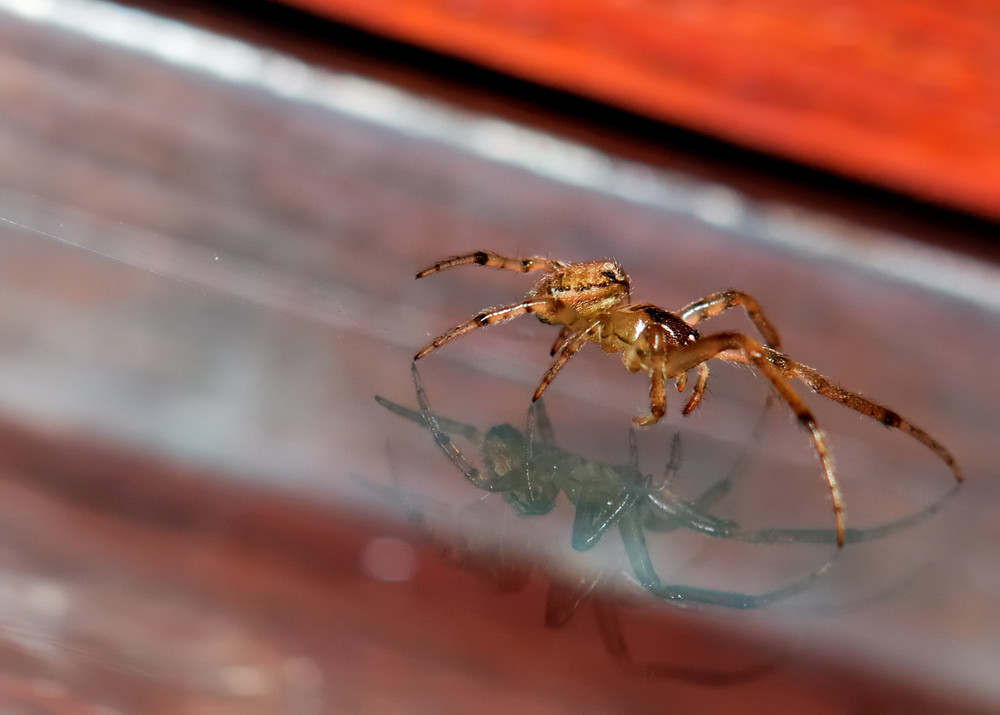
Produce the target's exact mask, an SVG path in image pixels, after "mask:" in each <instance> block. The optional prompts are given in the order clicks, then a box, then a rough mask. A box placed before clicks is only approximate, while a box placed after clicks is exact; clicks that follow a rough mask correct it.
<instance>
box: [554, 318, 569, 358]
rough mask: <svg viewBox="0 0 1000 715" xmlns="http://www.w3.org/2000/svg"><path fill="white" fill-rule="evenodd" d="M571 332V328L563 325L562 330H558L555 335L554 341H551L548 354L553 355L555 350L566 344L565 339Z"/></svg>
mask: <svg viewBox="0 0 1000 715" xmlns="http://www.w3.org/2000/svg"><path fill="white" fill-rule="evenodd" d="M572 334H573V329H572V328H570V327H569V326H568V325H566V326H564V327H563V329H562V330H560V331H559V335H558V336H556V341H555V342H554V343H552V349H551V350H549V355H552V356H555V354H556V353H557V352H559V350H560V349H561V348H562V346H563V345H565V344H566V340H568V339H569V336H570V335H572Z"/></svg>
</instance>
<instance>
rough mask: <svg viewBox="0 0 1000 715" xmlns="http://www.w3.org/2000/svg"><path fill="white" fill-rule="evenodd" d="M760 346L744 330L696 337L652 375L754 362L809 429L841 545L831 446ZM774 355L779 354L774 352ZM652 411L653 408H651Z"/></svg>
mask: <svg viewBox="0 0 1000 715" xmlns="http://www.w3.org/2000/svg"><path fill="white" fill-rule="evenodd" d="M766 349H767V348H765V347H764V346H763V345H761V344H760V343H758V342H757V341H756V340H754V339H753V338H751V337H749V336H747V335H744V334H743V333H734V332H723V333H714V334H712V335H706V336H702V337H700V338H698V339H697V340H696V341H694V342H693V343H690V344H688V345H684V346H681V347H678V348H676V349H675V350H673V351H671V352H670V353H667V354H665V355H662V357H661V361H662V362H661V364H660V365H659V366H658V369H654V370H653V374H654V375H655V374H656V373H657V372H660V373H661V374H662V375H663V376H671V377H672V376H674V375H679V374H682V373H685V372H687V371H688V370H690V369H692V368H694V367H696V366H697V365H701V364H704V363H706V362H707V361H708V360H711V359H712V358H718V359H721V360H727V361H729V362H742V363H747V364H750V365H753V366H754V367H756V368H757V369H758V370H759V371H760V372H761V374H763V375H764V377H766V378H767V379H768V380H769V381H770V382H771V384H772V385H774V388H775V389H776V390H777V391H778V394H779V395H780V396H781V397H782V399H784V400H785V402H786V403H787V404H788V406H789V408H791V410H792V412H794V413H795V417H796V418H797V419H798V421H799V424H801V425H802V426H803V427H805V428H806V430H808V431H809V434H810V436H811V437H812V441H813V446H814V448H815V451H816V456H817V457H819V461H820V464H821V466H822V468H823V474H824V476H825V477H826V483H827V485H828V486H829V488H830V498H831V499H832V501H833V513H834V518H835V520H836V524H837V545H838V546H843V545H844V528H845V526H844V499H843V495H842V494H841V490H840V483H839V482H838V481H837V475H836V473H835V472H834V468H833V457H832V455H831V454H830V448H829V446H828V445H827V443H826V437H825V436H824V435H823V431H822V430H821V429H820V428H819V425H817V424H816V418H815V417H814V416H813V414H812V412H811V411H810V410H809V407H808V406H807V405H806V403H805V401H804V400H803V399H802V397H801V396H800V395H799V394H798V393H797V392H796V391H795V389H794V388H793V387H792V385H791V383H790V382H789V381H788V378H787V377H786V376H785V374H784V373H783V372H782V370H781V369H780V368H779V367H778V366H777V365H776V364H775V363H773V362H771V361H770V360H769V359H768V358H767V357H765V354H764V351H765V350H766ZM772 352H774V354H775V355H781V353H778V352H776V351H772ZM654 412H655V407H654Z"/></svg>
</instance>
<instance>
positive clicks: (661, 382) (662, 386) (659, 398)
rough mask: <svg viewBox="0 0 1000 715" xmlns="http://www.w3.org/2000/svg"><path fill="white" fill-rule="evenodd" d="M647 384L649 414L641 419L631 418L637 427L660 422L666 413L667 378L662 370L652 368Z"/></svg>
mask: <svg viewBox="0 0 1000 715" xmlns="http://www.w3.org/2000/svg"><path fill="white" fill-rule="evenodd" d="M650 378H651V379H650V383H649V407H650V410H651V412H650V414H648V415H643V416H642V417H633V418H632V421H633V422H635V423H636V424H637V425H642V426H646V425H651V424H655V423H657V422H659V421H660V418H661V417H663V415H665V414H666V413H667V377H666V374H665V373H664V372H663V370H661V369H659V368H653V370H652V371H651V373H650Z"/></svg>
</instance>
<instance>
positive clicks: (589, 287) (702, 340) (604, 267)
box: [414, 251, 962, 547]
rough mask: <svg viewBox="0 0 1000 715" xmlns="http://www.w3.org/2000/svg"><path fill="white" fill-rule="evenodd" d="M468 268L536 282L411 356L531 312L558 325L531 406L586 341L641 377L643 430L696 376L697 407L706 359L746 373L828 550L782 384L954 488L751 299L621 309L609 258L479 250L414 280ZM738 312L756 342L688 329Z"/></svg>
mask: <svg viewBox="0 0 1000 715" xmlns="http://www.w3.org/2000/svg"><path fill="white" fill-rule="evenodd" d="M467 264H475V265H480V266H490V267H494V268H501V269H504V270H508V271H520V272H522V273H529V272H533V271H546V275H545V276H543V277H542V279H541V280H540V281H539V282H538V283H537V285H535V287H534V288H533V289H532V290H531V291H530V292H529V293H528V294H527V295H526V296H525V297H524V299H523V300H521V301H520V302H518V303H512V304H510V305H504V306H500V307H497V308H488V309H486V310H484V311H482V312H480V313H478V314H477V315H475V316H473V317H472V318H471V319H470V320H467V321H466V322H464V323H461V324H460V325H457V326H455V327H454V328H452V329H451V330H449V331H447V332H446V333H442V334H441V335H439V336H438V337H436V338H434V340H432V341H431V342H430V343H428V344H427V345H426V346H425V347H424V348H422V349H421V350H420V351H419V352H418V353H417V354H416V356H415V357H414V360H419V359H420V358H422V357H424V356H426V355H427V354H428V353H430V352H431V351H433V350H436V349H437V348H439V347H441V346H442V345H445V344H446V343H449V342H451V341H452V340H454V339H456V338H458V337H461V336H462V335H465V334H466V333H468V332H470V331H472V330H475V329H476V328H480V327H483V326H486V325H495V324H499V323H505V322H507V321H508V320H513V319H514V318H517V317H519V316H521V315H526V314H528V313H533V314H534V315H535V316H536V317H537V318H538V319H539V320H540V321H542V322H543V323H546V324H550V325H562V326H563V328H562V330H561V331H560V332H559V335H558V336H557V338H556V340H555V343H554V344H553V345H552V349H551V351H550V354H552V355H555V356H556V359H555V361H554V362H553V363H552V365H551V367H549V369H548V371H547V372H546V373H545V375H544V376H543V377H542V381H541V382H540V383H539V385H538V388H537V389H536V390H535V394H534V398H533V399H534V400H538V398H540V397H541V396H542V394H543V393H544V392H545V389H546V388H547V387H548V385H549V383H551V382H552V380H553V379H554V378H555V376H556V375H557V374H558V373H559V371H560V370H561V369H562V368H563V366H565V364H566V363H567V362H568V361H569V360H570V358H572V357H573V356H574V355H576V353H577V352H579V350H580V348H582V347H583V346H584V345H585V344H586V343H588V342H592V343H597V344H598V345H600V346H601V347H602V348H603V349H604V350H605V351H606V352H609V353H618V352H620V353H621V354H622V362H623V363H624V365H625V368H626V369H627V370H628V371H630V372H639V371H640V370H641V371H644V372H647V373H649V375H650V378H651V385H650V391H649V400H650V414H648V415H645V416H642V417H636V418H634V421H635V422H636V424H639V425H651V424H654V423H656V422H658V421H659V420H660V418H661V417H663V415H664V414H665V413H666V383H667V381H668V380H673V381H675V383H676V385H677V390H678V391H679V392H680V391H683V390H684V388H685V387H686V385H687V381H688V373H689V372H690V371H692V370H696V371H697V377H696V379H695V382H694V387H693V388H692V391H691V396H690V397H689V398H688V401H687V403H686V404H685V406H684V409H683V414H685V415H687V414H690V413H691V412H692V411H693V410H694V409H695V408H696V407H697V406H698V404H699V403H700V402H701V399H702V397H703V396H704V394H705V387H706V385H707V383H708V374H709V369H708V361H709V360H711V359H713V358H715V359H719V360H725V361H727V362H733V363H742V364H746V365H749V366H751V367H754V368H756V369H757V370H758V371H759V372H760V373H761V374H762V375H764V377H766V378H767V379H768V380H769V381H770V383H771V384H772V385H773V386H774V389H775V390H776V391H777V392H778V394H779V395H780V396H781V398H782V399H783V400H784V401H785V402H786V403H787V404H788V406H789V408H790V409H791V410H792V412H793V413H794V414H795V417H796V419H797V420H798V422H799V424H800V425H801V426H802V427H804V428H805V429H806V430H807V431H808V432H809V434H810V437H811V438H812V442H813V447H814V449H815V452H816V455H817V457H818V458H819V461H820V465H821V468H822V471H823V475H824V477H825V479H826V483H827V486H828V488H829V490H830V497H831V500H832V503H833V512H834V518H835V522H836V529H837V545H838V546H840V547H842V546H843V545H844V543H845V528H846V527H845V523H844V522H845V516H844V501H843V495H842V494H841V489H840V483H839V482H838V480H837V476H836V472H835V470H834V467H833V457H832V455H831V452H830V448H829V446H828V444H827V441H826V437H825V435H824V433H823V431H822V430H821V429H820V428H819V425H818V424H817V423H816V418H815V417H814V416H813V414H812V412H811V411H810V409H809V407H808V406H807V405H806V403H805V401H804V400H803V399H802V397H801V396H800V395H799V394H798V393H797V392H796V391H795V389H794V388H793V387H792V384H791V380H792V379H798V380H801V381H802V382H804V383H805V384H806V385H807V386H808V387H809V388H810V389H811V390H813V391H815V392H817V393H819V394H820V395H822V396H824V397H826V398H828V399H831V400H833V401H835V402H839V403H841V404H842V405H844V406H846V407H849V408H851V409H852V410H856V411H857V412H860V413H861V414H863V415H866V416H868V417H870V418H872V419H873V420H876V421H877V422H880V423H882V424H883V425H885V426H887V427H893V428H896V429H899V430H902V431H903V432H905V433H906V434H908V435H910V436H911V437H913V438H914V439H916V440H917V441H919V442H921V443H922V444H924V445H925V446H926V447H928V448H929V449H930V450H932V451H933V452H934V453H935V454H936V455H937V456H938V457H939V458H940V459H941V460H942V461H943V462H944V463H945V464H946V465H947V466H948V468H949V469H951V471H952V473H953V474H954V476H955V479H956V480H957V481H958V482H961V481H962V472H961V470H960V469H959V466H958V463H957V462H956V461H955V458H954V457H953V456H952V455H951V452H949V451H948V450H947V449H946V448H945V447H944V445H942V444H941V443H940V442H938V441H937V440H936V439H934V438H933V437H931V436H930V435H929V434H928V433H927V432H925V431H924V430H922V429H920V428H919V427H917V426H916V425H914V424H913V423H911V422H910V421H908V420H906V419H904V418H903V417H902V416H900V415H899V413H897V412H895V411H893V410H891V409H889V408H887V407H885V406H884V405H881V404H879V403H877V402H873V401H871V400H869V399H867V398H865V397H862V396H861V395H858V394H857V393H854V392H849V391H847V390H845V389H843V388H841V387H838V386H837V385H834V384H833V383H832V382H831V381H830V380H829V378H827V377H824V376H823V375H821V374H820V373H818V372H817V371H816V370H814V369H812V368H810V367H807V366H805V365H803V364H801V363H798V362H795V361H794V360H792V359H791V358H790V357H788V356H787V355H784V354H783V353H781V352H779V348H780V340H779V338H778V334H777V332H776V331H775V329H774V328H773V327H772V325H771V323H770V322H769V321H768V320H767V318H766V317H765V316H764V313H763V311H762V310H761V308H760V305H759V304H758V303H757V301H756V300H755V299H754V298H753V297H751V296H750V295H748V294H747V293H744V292H742V291H738V290H727V291H722V292H719V293H713V294H711V295H708V296H706V297H704V298H702V299H700V300H696V301H694V302H693V303H690V304H688V305H686V306H685V307H683V308H681V309H680V311H678V312H677V313H671V312H668V311H666V310H663V309H662V308H658V307H657V306H655V305H653V304H651V303H631V282H630V280H629V277H628V274H627V273H625V270H624V268H622V266H621V265H620V264H618V263H617V262H616V261H612V260H602V261H587V262H583V263H566V262H563V261H557V260H553V259H550V258H543V257H539V256H532V257H528V258H516V257H510V256H504V255H501V254H499V253H492V252H488V251H476V252H474V253H468V254H465V255H461V256H454V257H452V258H447V259H445V260H443V261H439V262H437V263H435V264H434V265H432V266H430V267H428V268H425V269H424V270H422V271H420V272H419V273H417V278H423V277H425V276H428V275H431V274H432V273H438V272H439V271H443V270H445V269H447V268H453V267H455V266H462V265H467ZM738 306H742V307H743V308H744V310H746V312H747V315H748V316H749V318H750V320H751V321H752V322H753V324H754V326H755V327H756V328H757V331H758V332H759V333H760V335H761V337H762V338H763V342H761V341H759V340H757V339H754V338H752V337H750V336H748V335H745V334H743V333H738V332H733V331H724V332H718V333H711V334H708V335H702V334H700V333H699V332H698V330H697V329H696V328H695V326H696V325H697V324H698V323H700V322H701V321H703V320H705V319H707V318H711V317H714V316H716V315H719V314H720V313H722V312H724V311H726V310H728V309H730V308H735V307H738Z"/></svg>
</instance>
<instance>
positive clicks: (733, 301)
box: [678, 290, 781, 350]
mask: <svg viewBox="0 0 1000 715" xmlns="http://www.w3.org/2000/svg"><path fill="white" fill-rule="evenodd" d="M738 305H742V306H743V307H744V308H745V309H746V311H747V316H749V318H750V320H751V321H753V324H754V325H755V326H757V330H759V331H760V334H761V336H762V337H763V338H764V344H765V345H767V346H768V347H771V348H774V349H776V350H777V349H780V347H781V338H779V337H778V331H777V330H775V329H774V326H772V325H771V322H770V321H769V320H768V319H767V318H766V317H765V316H764V311H763V310H761V307H760V304H759V303H758V302H757V299H756V298H754V297H753V296H751V295H749V294H748V293H744V292H743V291H741V290H724V291H721V292H719V293H712V294H711V295H707V296H705V297H704V298H702V299H701V300H696V301H694V302H693V303H690V304H688V305H686V306H684V307H683V308H681V310H680V312H679V313H678V315H680V317H681V318H682V319H683V320H684V322H686V323H688V324H689V325H696V324H697V323H700V322H701V321H702V320H704V319H705V318H711V317H714V316H716V315H719V314H720V313H722V312H723V311H726V310H729V309H730V308H735V307H736V306H738Z"/></svg>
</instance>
